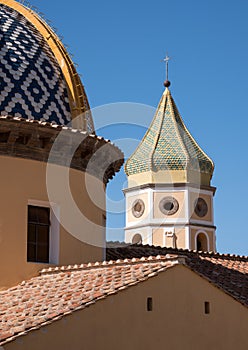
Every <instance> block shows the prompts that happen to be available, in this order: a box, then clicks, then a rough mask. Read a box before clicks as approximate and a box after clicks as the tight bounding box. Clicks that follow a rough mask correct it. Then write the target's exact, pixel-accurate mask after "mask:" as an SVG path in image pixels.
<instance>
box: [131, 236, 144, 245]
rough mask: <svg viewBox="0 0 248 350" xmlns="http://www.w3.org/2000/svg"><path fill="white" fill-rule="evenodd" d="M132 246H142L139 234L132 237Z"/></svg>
mask: <svg viewBox="0 0 248 350" xmlns="http://www.w3.org/2000/svg"><path fill="white" fill-rule="evenodd" d="M132 244H142V236H141V235H140V234H139V233H136V234H135V235H134V236H133V239H132Z"/></svg>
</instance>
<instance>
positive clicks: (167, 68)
mask: <svg viewBox="0 0 248 350" xmlns="http://www.w3.org/2000/svg"><path fill="white" fill-rule="evenodd" d="M170 59H171V58H170V57H169V56H168V55H167V54H166V56H165V58H164V59H163V61H164V62H165V82H164V86H165V87H169V86H170V81H169V60H170Z"/></svg>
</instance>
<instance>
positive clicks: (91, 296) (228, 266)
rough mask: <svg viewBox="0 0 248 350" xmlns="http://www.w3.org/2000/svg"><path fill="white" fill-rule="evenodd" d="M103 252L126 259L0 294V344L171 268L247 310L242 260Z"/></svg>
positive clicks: (54, 273) (46, 274) (48, 274)
mask: <svg viewBox="0 0 248 350" xmlns="http://www.w3.org/2000/svg"><path fill="white" fill-rule="evenodd" d="M107 254H108V258H110V256H111V255H114V254H115V255H117V254H118V255H119V256H122V257H124V255H125V256H129V257H130V259H127V258H125V259H124V260H116V261H113V260H110V261H108V262H106V261H105V262H103V263H99V262H97V263H89V264H82V265H74V266H72V265H69V266H63V267H55V268H49V269H45V270H42V271H41V273H40V276H38V277H34V278H32V279H30V280H28V281H24V282H22V283H21V284H19V285H17V286H15V287H13V288H10V289H8V290H6V291H2V292H0V345H4V344H5V343H7V342H10V341H12V340H14V339H15V338H17V337H19V336H22V335H25V334H27V333H28V332H30V331H32V330H35V329H38V328H40V327H42V326H44V325H48V324H50V323H51V322H54V321H56V320H59V319H61V318H62V317H63V316H65V315H68V314H71V313H72V312H74V311H76V310H80V309H83V308H85V307H88V306H90V305H92V304H94V303H95V302H96V301H98V300H101V299H103V298H106V297H108V296H110V295H112V294H115V293H118V292H120V291H121V290H124V289H126V288H129V287H131V286H133V285H136V284H138V283H140V282H143V281H146V280H147V279H149V278H151V277H153V276H156V275H157V274H159V273H160V272H163V271H165V270H167V269H169V268H171V267H173V266H175V265H177V264H183V265H186V266H187V267H189V268H190V269H191V270H193V271H194V272H196V273H197V274H199V275H200V276H202V277H204V278H206V279H207V280H208V281H209V282H211V283H213V284H214V285H215V286H217V287H219V288H221V289H222V290H223V291H225V292H226V293H228V294H229V295H231V296H232V297H233V298H235V299H236V300H237V301H239V302H240V303H242V304H243V305H245V306H248V258H247V257H239V256H231V255H221V254H211V253H197V252H192V251H187V250H177V249H169V248H160V247H151V246H137V245H136V246H123V247H119V248H108V250H107ZM148 254H152V255H155V254H156V255H157V254H161V255H157V256H149V257H148V256H146V255H148ZM131 256H136V257H132V258H131ZM141 256H142V257H141ZM145 256H146V257H145Z"/></svg>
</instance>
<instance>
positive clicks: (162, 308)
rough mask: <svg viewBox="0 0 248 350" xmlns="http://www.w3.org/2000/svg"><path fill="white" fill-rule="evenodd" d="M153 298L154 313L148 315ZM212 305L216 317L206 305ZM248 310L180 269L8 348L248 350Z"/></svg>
mask: <svg viewBox="0 0 248 350" xmlns="http://www.w3.org/2000/svg"><path fill="white" fill-rule="evenodd" d="M147 297H152V298H153V311H151V312H148V311H147V310H146V302H147ZM205 301H208V302H210V314H207V315H206V314H205V313H204V302H205ZM247 324H248V310H247V308H245V307H244V306H242V305H241V304H240V303H238V302H237V301H235V300H234V299H232V298H231V297H230V296H228V295H226V294H225V293H223V292H222V291H221V290H220V289H218V288H216V287H214V286H213V285H211V284H210V283H209V282H207V281H206V280H204V279H203V278H201V277H200V276H198V275H196V274H195V273H194V272H192V271H191V270H189V269H188V268H186V267H184V266H182V265H179V266H176V267H173V268H171V269H169V270H167V271H165V272H163V273H160V274H159V275H158V276H156V277H153V278H151V279H149V280H148V281H145V282H143V283H140V284H138V285H137V286H133V287H131V288H129V289H127V290H124V291H121V292H119V293H118V294H116V295H112V296H111V297H107V298H106V299H103V300H101V301H98V302H97V303H96V304H94V305H92V306H90V307H88V308H86V309H83V310H81V311H77V312H74V313H73V314H72V315H70V316H66V317H64V318H63V319H61V320H59V321H56V322H53V323H52V324H50V325H47V326H45V327H42V328H41V329H40V330H37V331H33V332H31V333H29V334H28V335H26V336H23V337H20V338H19V339H18V340H16V341H14V342H12V343H9V344H6V345H4V349H5V350H33V349H35V350H44V349H48V350H68V349H73V350H84V349H87V350H100V349H109V350H114V349H118V350H126V349H128V350H140V349H142V350H151V349H171V350H178V349H184V350H198V349H200V350H210V349H211V350H233V349H235V350H247V348H248V337H247Z"/></svg>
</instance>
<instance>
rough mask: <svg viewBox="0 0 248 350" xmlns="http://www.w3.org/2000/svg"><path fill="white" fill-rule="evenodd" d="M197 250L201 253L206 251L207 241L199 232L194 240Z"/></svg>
mask: <svg viewBox="0 0 248 350" xmlns="http://www.w3.org/2000/svg"><path fill="white" fill-rule="evenodd" d="M196 245H197V250H198V251H202V252H207V251H208V241H207V237H206V235H205V234H204V233H203V232H201V233H199V234H198V235H197V239H196Z"/></svg>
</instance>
